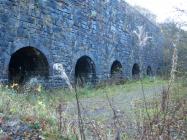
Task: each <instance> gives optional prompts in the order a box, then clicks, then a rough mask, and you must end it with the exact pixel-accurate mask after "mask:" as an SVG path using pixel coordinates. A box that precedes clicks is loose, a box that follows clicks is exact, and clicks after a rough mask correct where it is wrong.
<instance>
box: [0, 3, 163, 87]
mask: <svg viewBox="0 0 187 140" xmlns="http://www.w3.org/2000/svg"><path fill="white" fill-rule="evenodd" d="M138 26H142V27H144V29H145V32H147V33H148V35H149V36H150V37H151V38H150V39H149V40H148V42H147V44H146V45H145V46H144V48H143V50H141V51H139V49H140V47H139V46H138V42H137V37H136V36H135V34H134V31H136V30H137V27H138ZM162 42H163V39H162V34H161V32H160V29H159V28H158V27H157V26H156V25H154V24H153V23H152V22H150V21H149V20H148V19H147V18H146V17H143V16H142V15H141V14H140V13H139V12H138V11H136V10H134V9H133V8H132V7H131V6H129V5H128V4H127V3H126V2H124V1H122V0H0V79H1V81H2V82H8V81H9V80H10V77H11V74H10V73H12V75H16V74H13V73H15V72H17V73H18V72H19V69H22V66H21V65H23V64H22V63H21V62H20V61H24V58H25V57H26V56H27V54H30V55H31V54H34V51H33V52H32V53H29V50H28V51H26V49H25V51H22V52H21V51H20V50H22V49H23V48H25V47H32V48H35V49H36V50H35V51H38V52H40V53H41V54H43V57H45V59H46V62H47V63H48V66H47V68H48V72H49V73H48V80H47V81H48V83H49V84H50V85H52V86H58V85H59V86H60V85H62V83H64V81H63V79H59V78H54V77H55V72H54V70H53V64H55V63H60V64H63V66H64V68H65V71H66V73H67V75H68V76H69V77H70V79H71V81H72V82H74V79H75V73H76V68H75V67H76V64H77V62H78V60H79V59H80V58H81V57H84V56H85V58H86V57H87V58H89V59H90V61H91V62H90V63H92V64H93V69H94V72H95V77H96V79H97V81H103V80H106V79H108V78H109V77H110V75H111V67H112V64H113V62H114V61H118V62H120V64H121V66H122V76H123V77H124V78H126V79H131V78H132V69H133V66H134V64H138V65H139V66H140V64H141V62H140V55H141V56H142V58H143V59H142V60H143V62H142V67H141V68H140V71H142V72H143V73H144V74H146V70H147V68H148V67H149V69H150V68H151V70H152V73H153V74H156V71H157V70H158V69H159V67H160V65H161V64H162V55H163V54H162V51H163V46H162V45H163V43H162ZM19 51H20V52H19ZM16 52H19V53H17V55H16ZM24 52H25V54H24ZM26 53H27V54H26ZM39 55H40V54H37V53H35V57H36V58H37V59H36V60H37V61H38V64H39V65H40V64H41V65H40V67H41V68H40V69H42V68H43V66H44V65H45V64H46V62H45V63H41V62H39V61H44V60H42V57H39ZM13 56H14V57H13ZM23 56H24V57H23ZM11 58H12V62H11V64H10V61H11ZM13 59H17V60H15V61H14V60H13ZM25 61H26V59H25ZM31 62H32V61H31V60H30V59H29V58H28V62H26V63H25V62H24V65H26V64H27V65H28V63H30V64H29V65H32V63H31ZM17 63H19V64H17ZM33 63H34V60H33ZM80 63H81V62H80ZM18 65H19V67H18ZM46 65H47V64H46ZM34 66H35V65H32V67H34ZM10 67H12V69H14V70H12V72H11V69H10ZM28 67H29V66H27V68H28ZM32 67H31V69H32ZM38 67H39V66H38ZM82 67H84V66H82ZM40 69H39V68H38V69H37V70H40ZM34 70H35V69H33V71H34ZM37 70H35V72H36V73H37ZM79 71H81V68H80V69H79ZM84 72H86V70H84ZM92 72H93V71H92ZM38 74H42V73H41V72H40V73H38Z"/></svg>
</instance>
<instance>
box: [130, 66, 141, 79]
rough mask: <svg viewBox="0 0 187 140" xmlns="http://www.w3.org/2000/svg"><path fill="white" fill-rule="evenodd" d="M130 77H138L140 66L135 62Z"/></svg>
mask: <svg viewBox="0 0 187 140" xmlns="http://www.w3.org/2000/svg"><path fill="white" fill-rule="evenodd" d="M132 78H133V79H139V78H140V67H139V65H138V64H137V63H135V64H134V65H133V67H132Z"/></svg>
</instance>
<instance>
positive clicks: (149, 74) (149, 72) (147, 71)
mask: <svg viewBox="0 0 187 140" xmlns="http://www.w3.org/2000/svg"><path fill="white" fill-rule="evenodd" d="M146 74H147V76H153V71H152V68H151V66H148V67H147V70H146Z"/></svg>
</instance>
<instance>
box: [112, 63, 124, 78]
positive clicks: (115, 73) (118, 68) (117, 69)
mask: <svg viewBox="0 0 187 140" xmlns="http://www.w3.org/2000/svg"><path fill="white" fill-rule="evenodd" d="M110 73H111V77H112V78H115V79H116V78H117V79H118V78H119V79H121V78H122V74H123V69H122V65H121V63H120V62H119V61H117V60H116V61H114V62H113V64H112V66H111V72H110Z"/></svg>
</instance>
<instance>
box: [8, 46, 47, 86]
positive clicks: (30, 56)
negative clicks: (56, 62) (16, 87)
mask: <svg viewBox="0 0 187 140" xmlns="http://www.w3.org/2000/svg"><path fill="white" fill-rule="evenodd" d="M48 76H49V64H48V62H47V58H46V57H45V55H44V54H43V53H42V52H41V51H39V50H38V49H36V48H34V47H24V48H21V49H19V50H17V51H16V52H15V53H13V54H12V55H11V59H10V62H9V82H10V83H18V84H24V83H25V82H27V81H28V80H30V79H31V78H32V77H37V78H41V79H46V78H47V77H48Z"/></svg>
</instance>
